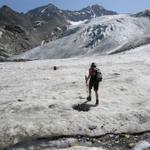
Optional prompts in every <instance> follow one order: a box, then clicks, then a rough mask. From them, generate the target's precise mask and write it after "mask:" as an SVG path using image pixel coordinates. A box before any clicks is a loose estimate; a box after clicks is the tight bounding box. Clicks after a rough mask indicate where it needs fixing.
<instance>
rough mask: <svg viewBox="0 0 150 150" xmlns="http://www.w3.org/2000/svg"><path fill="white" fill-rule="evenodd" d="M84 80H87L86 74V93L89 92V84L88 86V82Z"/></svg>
mask: <svg viewBox="0 0 150 150" xmlns="http://www.w3.org/2000/svg"><path fill="white" fill-rule="evenodd" d="M86 81H87V76H86V75H85V85H86V93H87V95H88V94H89V86H88V83H87V82H86Z"/></svg>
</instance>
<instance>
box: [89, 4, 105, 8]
mask: <svg viewBox="0 0 150 150" xmlns="http://www.w3.org/2000/svg"><path fill="white" fill-rule="evenodd" d="M91 7H92V8H98V9H105V8H104V7H103V6H101V5H98V4H94V5H91Z"/></svg>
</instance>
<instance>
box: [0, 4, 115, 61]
mask: <svg viewBox="0 0 150 150" xmlns="http://www.w3.org/2000/svg"><path fill="white" fill-rule="evenodd" d="M108 14H109V15H111V14H116V13H115V12H112V11H107V10H106V9H104V8H103V7H102V6H99V5H93V6H89V7H87V8H84V9H82V10H79V11H68V10H61V9H59V8H57V7H56V6H54V5H53V4H48V5H46V6H42V7H38V8H35V9H33V10H31V11H29V12H27V13H26V14H24V13H18V12H16V11H14V10H12V9H11V8H9V7H8V6H6V5H5V6H3V7H1V8H0V39H1V40H0V60H3V59H5V58H7V57H10V56H12V55H16V54H19V53H21V52H25V51H27V50H29V49H31V48H33V47H36V46H38V45H41V43H45V42H49V41H52V40H55V39H57V38H60V37H62V35H63V33H64V32H65V31H66V30H67V28H68V26H69V25H70V24H71V21H79V22H80V21H83V20H87V19H91V18H93V17H97V16H101V15H108ZM14 41H15V42H14Z"/></svg>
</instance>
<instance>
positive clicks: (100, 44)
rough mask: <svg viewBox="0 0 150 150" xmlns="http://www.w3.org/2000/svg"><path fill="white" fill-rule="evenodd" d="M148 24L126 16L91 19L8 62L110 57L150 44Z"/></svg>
mask: <svg viewBox="0 0 150 150" xmlns="http://www.w3.org/2000/svg"><path fill="white" fill-rule="evenodd" d="M149 29H150V20H149V19H147V18H142V17H141V18H135V17H131V16H129V15H111V16H102V17H97V18H93V19H92V20H91V21H90V22H89V23H86V24H81V25H79V26H74V28H73V27H72V29H71V30H70V28H69V30H68V31H67V32H68V33H70V34H67V35H66V34H65V36H64V37H63V38H61V39H57V40H55V41H52V42H50V43H48V44H47V45H46V46H44V47H36V48H34V49H32V50H30V51H27V52H25V53H23V54H21V55H19V56H15V57H13V58H12V59H31V60H33V59H49V58H69V57H76V56H81V55H84V56H91V55H93V54H94V55H95V54H97V55H104V54H112V53H116V52H120V51H125V50H130V49H132V48H134V47H137V46H140V45H143V44H146V43H150V30H149Z"/></svg>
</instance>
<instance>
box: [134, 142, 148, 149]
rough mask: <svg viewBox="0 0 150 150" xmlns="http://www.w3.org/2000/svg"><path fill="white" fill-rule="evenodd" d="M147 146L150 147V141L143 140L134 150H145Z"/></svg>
mask: <svg viewBox="0 0 150 150" xmlns="http://www.w3.org/2000/svg"><path fill="white" fill-rule="evenodd" d="M147 148H150V143H149V142H147V141H141V142H139V143H138V144H137V145H136V146H135V147H134V149H133V150H145V149H147Z"/></svg>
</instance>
